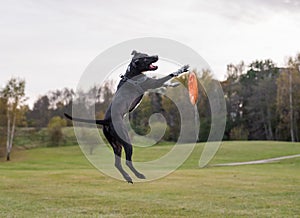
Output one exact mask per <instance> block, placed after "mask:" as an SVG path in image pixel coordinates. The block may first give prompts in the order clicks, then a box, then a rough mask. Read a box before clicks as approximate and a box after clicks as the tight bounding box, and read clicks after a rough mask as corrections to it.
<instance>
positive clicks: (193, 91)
mask: <svg viewBox="0 0 300 218" xmlns="http://www.w3.org/2000/svg"><path fill="white" fill-rule="evenodd" d="M188 90H189V96H190V101H191V103H192V105H195V104H196V102H197V100H198V80H197V75H196V73H195V72H190V73H189V78H188Z"/></svg>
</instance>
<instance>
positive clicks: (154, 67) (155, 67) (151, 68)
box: [149, 64, 158, 70]
mask: <svg viewBox="0 0 300 218" xmlns="http://www.w3.org/2000/svg"><path fill="white" fill-rule="evenodd" d="M157 68H158V67H157V66H155V65H153V64H150V65H149V69H150V70H156V69H157Z"/></svg>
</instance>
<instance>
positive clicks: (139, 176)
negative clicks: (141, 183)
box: [136, 173, 146, 179]
mask: <svg viewBox="0 0 300 218" xmlns="http://www.w3.org/2000/svg"><path fill="white" fill-rule="evenodd" d="M136 177H137V178H139V179H146V176H144V175H143V174H141V173H139V174H136Z"/></svg>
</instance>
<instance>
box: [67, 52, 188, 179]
mask: <svg viewBox="0 0 300 218" xmlns="http://www.w3.org/2000/svg"><path fill="white" fill-rule="evenodd" d="M131 55H133V57H132V60H131V62H130V64H129V65H128V68H127V70H126V73H125V74H124V75H122V76H121V80H120V82H119V84H118V87H117V91H116V93H115V95H114V97H113V100H112V102H111V104H110V106H109V107H108V109H107V111H106V113H105V117H104V119H103V120H87V119H81V118H74V117H71V116H70V115H68V114H65V116H66V117H67V118H68V119H70V120H74V121H78V122H86V123H96V124H99V125H103V133H104V136H105V137H106V139H107V140H108V142H109V144H110V145H111V146H112V148H113V151H114V154H115V167H116V168H117V169H118V170H119V171H120V173H121V174H122V176H123V177H124V179H125V180H126V181H127V182H128V183H132V179H131V177H130V176H129V175H128V174H127V173H126V171H125V170H124V169H123V167H122V165H121V153H122V147H123V148H124V150H125V155H126V165H127V166H128V167H129V168H130V170H131V171H132V172H133V173H134V174H135V176H136V177H138V178H140V179H145V178H146V177H145V176H144V175H143V174H142V173H140V172H138V171H137V170H136V169H135V167H134V166H133V164H132V144H131V142H130V138H129V135H128V131H127V128H126V126H125V123H124V121H123V118H124V116H125V114H127V113H129V112H131V111H133V110H134V109H135V108H136V107H137V106H138V104H139V103H140V101H141V100H142V98H143V95H144V93H145V92H146V91H147V90H149V89H156V88H159V87H162V86H163V85H164V84H165V83H166V82H167V81H168V80H170V79H172V78H173V77H177V76H178V75H180V74H182V73H184V72H187V71H188V68H189V66H188V65H185V66H183V67H182V68H180V69H179V70H177V71H176V72H174V73H171V74H169V75H167V76H165V77H162V78H160V79H154V78H150V77H148V76H146V75H145V74H143V72H146V71H154V70H156V69H157V68H158V67H157V66H155V65H153V63H155V62H157V61H158V56H157V55H153V56H149V55H147V54H144V53H140V52H137V51H135V50H134V51H132V53H131Z"/></svg>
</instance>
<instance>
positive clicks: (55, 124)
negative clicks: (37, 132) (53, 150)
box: [47, 116, 67, 146]
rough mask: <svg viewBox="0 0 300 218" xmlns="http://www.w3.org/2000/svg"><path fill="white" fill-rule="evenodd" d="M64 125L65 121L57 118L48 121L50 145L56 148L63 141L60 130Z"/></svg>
mask: <svg viewBox="0 0 300 218" xmlns="http://www.w3.org/2000/svg"><path fill="white" fill-rule="evenodd" d="M66 125H67V121H66V120H65V119H62V118H60V117H59V116H55V117H53V118H52V119H51V120H50V121H49V124H48V127H47V131H48V134H49V138H50V142H51V145H54V146H57V145H59V144H60V143H61V142H62V141H63V133H62V128H63V127H65V126H66Z"/></svg>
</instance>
